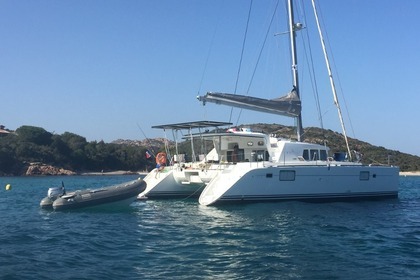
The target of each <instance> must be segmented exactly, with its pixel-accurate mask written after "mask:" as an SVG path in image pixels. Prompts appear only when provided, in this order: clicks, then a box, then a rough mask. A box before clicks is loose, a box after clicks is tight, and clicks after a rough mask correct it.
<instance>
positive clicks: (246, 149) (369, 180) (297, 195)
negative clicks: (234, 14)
mask: <svg viewBox="0 0 420 280" xmlns="http://www.w3.org/2000/svg"><path fill="white" fill-rule="evenodd" d="M288 4H289V8H288V13H289V28H290V29H289V33H290V42H291V50H292V52H291V53H292V73H293V80H294V81H293V90H292V91H291V92H290V93H289V94H288V95H286V96H285V97H281V98H278V99H273V100H267V99H261V98H256V97H249V96H243V95H236V94H226V93H207V94H206V95H204V96H199V97H198V99H199V100H200V101H202V102H203V104H205V103H206V102H211V103H216V104H223V105H228V106H233V107H239V108H245V109H250V110H256V111H262V112H266V113H274V114H279V115H284V116H288V117H294V118H296V120H297V139H298V141H293V140H285V139H279V138H277V137H274V136H269V135H266V134H263V133H256V132H251V131H247V130H240V131H229V132H224V133H213V134H206V135H205V136H204V137H206V138H207V139H212V140H213V143H214V148H215V151H216V152H217V154H218V159H219V166H223V168H221V167H220V168H219V171H218V172H217V173H214V174H212V178H211V180H210V182H209V183H208V184H207V185H206V187H205V188H204V190H203V191H202V192H201V195H200V197H199V202H200V204H202V205H212V204H216V203H223V202H239V201H273V200H290V199H293V200H317V201H319V200H344V199H368V198H369V199H371V198H394V197H398V185H399V168H398V167H393V166H373V165H363V164H361V163H359V162H352V161H351V160H348V159H343V157H340V156H339V155H340V154H337V156H335V157H331V156H330V154H329V148H327V147H326V146H323V145H318V144H312V143H306V142H303V141H301V139H302V134H303V128H302V117H301V101H300V95H299V83H298V82H299V80H298V71H297V56H296V47H295V32H296V31H297V30H298V29H299V28H301V26H302V25H301V24H299V23H295V22H294V16H293V5H292V0H288ZM312 4H313V8H314V13H315V17H316V20H317V24H318V30H319V34H320V38H321V42H322V47H323V49H324V56H325V60H326V62H327V68H328V72H329V77H330V83H331V86H332V89H333V96H334V102H335V104H336V105H337V109H338V113H339V118H340V121H341V124H342V128H343V134H344V137H345V139H346V143H347V156H348V157H349V158H350V159H351V152H350V149H349V147H348V141H347V136H346V132H345V128H344V123H343V120H342V116H341V110H340V107H339V104H338V99H337V96H336V92H335V87H334V81H333V79H332V74H331V70H330V66H329V62H328V56H327V53H326V50H325V46H324V43H323V38H322V32H321V29H320V28H319V23H318V18H317V12H316V7H315V4H314V1H312Z"/></svg>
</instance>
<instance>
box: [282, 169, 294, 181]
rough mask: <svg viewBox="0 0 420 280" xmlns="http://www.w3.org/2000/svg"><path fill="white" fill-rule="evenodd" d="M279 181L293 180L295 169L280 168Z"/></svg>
mask: <svg viewBox="0 0 420 280" xmlns="http://www.w3.org/2000/svg"><path fill="white" fill-rule="evenodd" d="M279 177H280V181H294V180H295V177H296V171H294V170H281V171H280V176H279Z"/></svg>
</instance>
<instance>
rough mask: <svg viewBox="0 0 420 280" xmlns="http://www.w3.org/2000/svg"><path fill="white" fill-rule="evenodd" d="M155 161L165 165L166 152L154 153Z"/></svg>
mask: <svg viewBox="0 0 420 280" xmlns="http://www.w3.org/2000/svg"><path fill="white" fill-rule="evenodd" d="M156 163H157V164H159V165H161V166H164V165H166V153H163V152H160V153H158V154H157V155H156Z"/></svg>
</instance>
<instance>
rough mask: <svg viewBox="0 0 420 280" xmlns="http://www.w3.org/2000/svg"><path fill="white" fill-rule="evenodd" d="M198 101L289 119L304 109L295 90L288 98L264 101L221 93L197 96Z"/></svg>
mask: <svg viewBox="0 0 420 280" xmlns="http://www.w3.org/2000/svg"><path fill="white" fill-rule="evenodd" d="M197 99H198V100H199V101H201V102H203V104H204V105H205V104H206V102H212V103H216V104H222V105H227V106H232V107H238V108H242V109H248V110H253V111H260V112H264V113H271V114H276V115H282V116H287V117H297V116H299V114H300V112H301V109H302V105H301V101H300V99H299V96H298V94H297V93H296V90H295V89H293V90H292V91H291V92H290V93H289V94H287V95H286V96H282V97H279V98H275V99H263V98H257V97H251V96H245V95H238V94H230V93H219V92H208V93H207V94H206V95H204V96H197Z"/></svg>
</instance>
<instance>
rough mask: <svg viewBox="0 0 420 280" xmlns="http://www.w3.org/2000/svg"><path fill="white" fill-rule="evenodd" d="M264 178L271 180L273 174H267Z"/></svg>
mask: <svg viewBox="0 0 420 280" xmlns="http://www.w3.org/2000/svg"><path fill="white" fill-rule="evenodd" d="M265 178H273V173H267V174H265Z"/></svg>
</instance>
